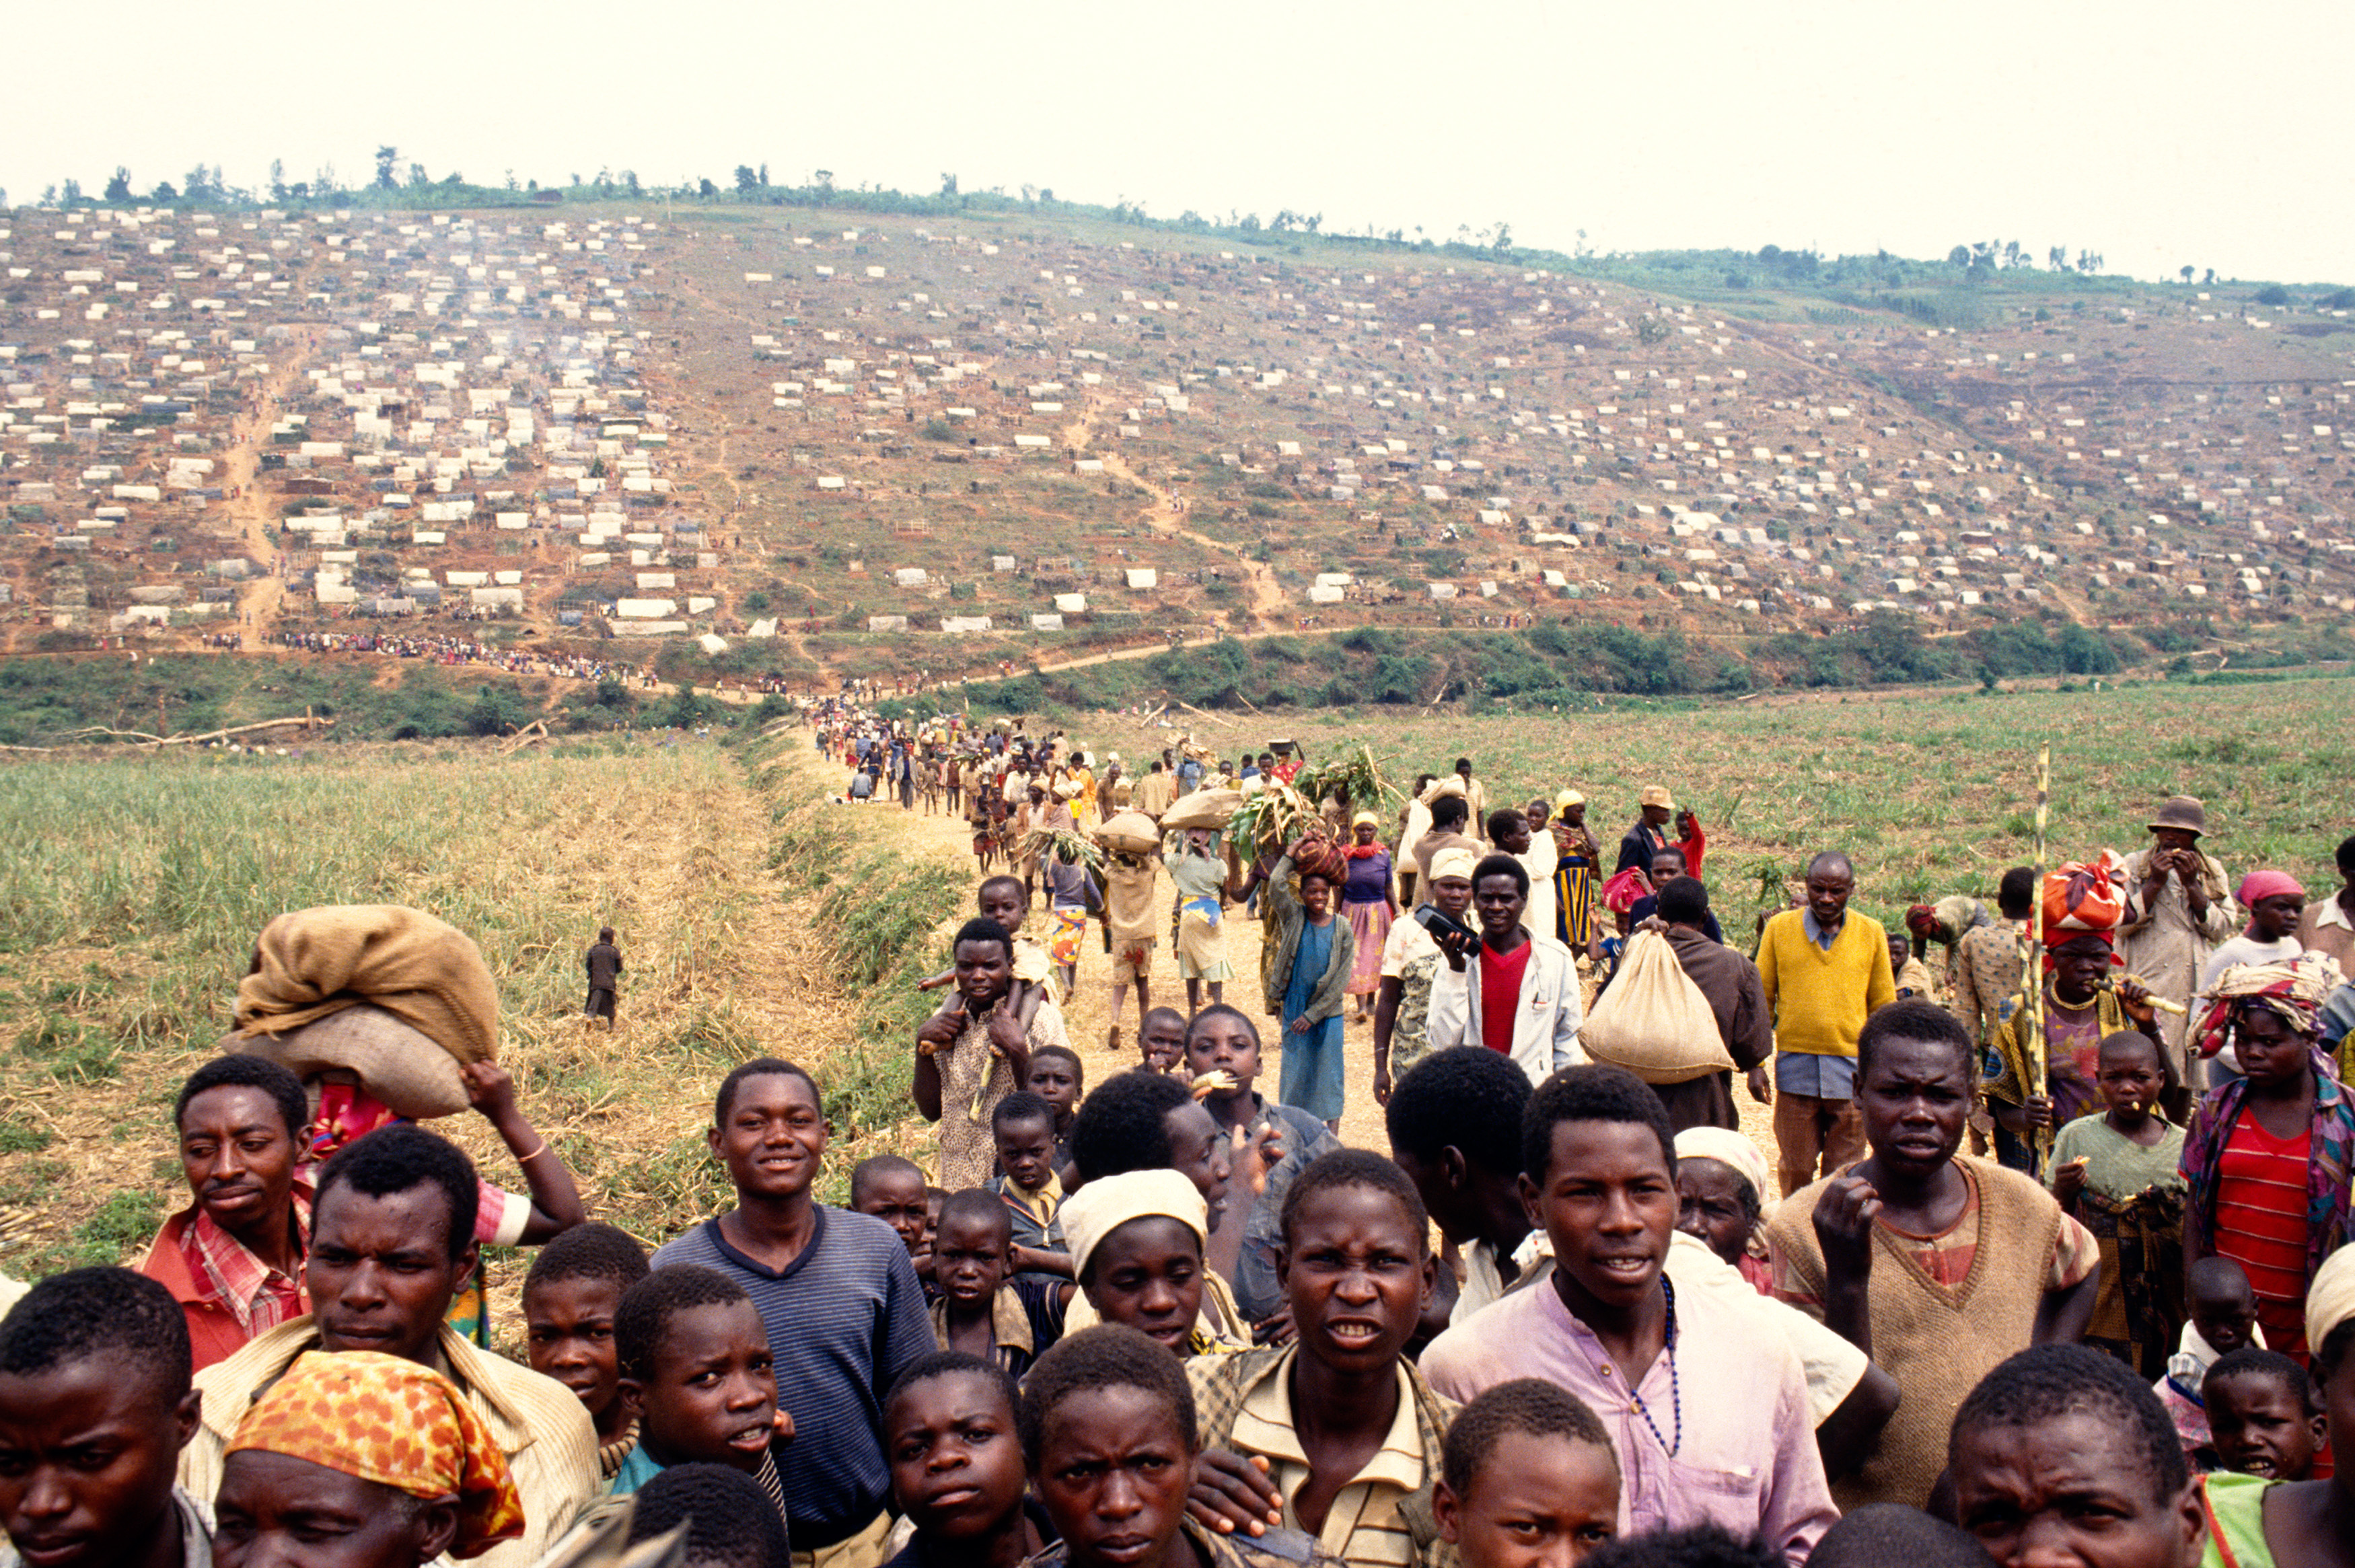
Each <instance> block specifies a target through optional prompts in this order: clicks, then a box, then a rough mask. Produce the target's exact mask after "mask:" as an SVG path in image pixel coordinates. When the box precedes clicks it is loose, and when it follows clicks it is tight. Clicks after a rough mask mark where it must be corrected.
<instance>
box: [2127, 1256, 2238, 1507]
mask: <svg viewBox="0 0 2355 1568" xmlns="http://www.w3.org/2000/svg"><path fill="white" fill-rule="evenodd" d="M2183 1296H2184V1307H2185V1309H2186V1312H2187V1313H2188V1315H2189V1316H2190V1322H2188V1323H2186V1324H2184V1325H2183V1332H2182V1335H2181V1337H2180V1338H2179V1340H2177V1342H2176V1351H2175V1354H2174V1355H2172V1356H2170V1357H2169V1358H2168V1362H2167V1375H2166V1376H2165V1377H2163V1378H2160V1379H2159V1380H2158V1383H2157V1384H2156V1385H2154V1387H2153V1389H2152V1392H2153V1393H2157V1394H2158V1402H2159V1404H2162V1405H2164V1406H2165V1407H2166V1409H2167V1414H2168V1417H2169V1419H2170V1420H2171V1421H2173V1422H2174V1423H2175V1430H2176V1434H2177V1436H2179V1437H2181V1438H2182V1439H2183V1453H2184V1457H2185V1458H2186V1459H2187V1460H2188V1461H2189V1462H2190V1465H2191V1467H2193V1468H2194V1469H2200V1470H2212V1469H2215V1468H2217V1467H2218V1466H2217V1460H2216V1451H2215V1449H2214V1448H2213V1447H2212V1446H2211V1444H2210V1438H2209V1432H2208V1407H2207V1401H2206V1396H2205V1394H2203V1393H2201V1386H2202V1384H2204V1383H2206V1382H2207V1379H2208V1369H2209V1368H2210V1367H2211V1366H2213V1365H2215V1364H2216V1362H2217V1361H2219V1360H2221V1359H2222V1358H2223V1357H2225V1356H2228V1355H2231V1354H2232V1352H2233V1351H2237V1350H2240V1349H2241V1348H2242V1347H2243V1346H2245V1345H2254V1346H2255V1347H2256V1348H2257V1349H2259V1350H2263V1349H2264V1348H2265V1335H2264V1330H2262V1329H2260V1328H2258V1327H2257V1297H2256V1292H2255V1291H2254V1290H2252V1289H2251V1288H2250V1287H2249V1277H2248V1276H2247V1275H2246V1274H2243V1272H2241V1266H2240V1265H2239V1264H2237V1263H2234V1262H2233V1261H2232V1259H2231V1258H2229V1257H2215V1256H2209V1257H2203V1258H2201V1259H2200V1261H2199V1262H2197V1263H2195V1264H2193V1265H2192V1266H2190V1268H2188V1269H2186V1270H2185V1271H2184V1277H2183Z"/></svg>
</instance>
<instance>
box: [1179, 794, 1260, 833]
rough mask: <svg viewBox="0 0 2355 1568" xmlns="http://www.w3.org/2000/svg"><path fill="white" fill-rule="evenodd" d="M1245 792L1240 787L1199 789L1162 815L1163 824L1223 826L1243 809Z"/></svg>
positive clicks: (1202, 826)
mask: <svg viewBox="0 0 2355 1568" xmlns="http://www.w3.org/2000/svg"><path fill="white" fill-rule="evenodd" d="M1242 805H1243V792H1242V791H1241V790H1240V789H1197V790H1195V791H1194V792H1193V793H1192V794H1190V795H1188V796H1187V797H1185V798H1184V799H1183V800H1179V801H1178V802H1177V804H1176V805H1174V806H1172V807H1170V808H1169V810H1167V811H1165V812H1163V813H1162V815H1161V826H1162V827H1163V828H1164V829H1165V830H1167V829H1172V828H1223V827H1225V826H1226V825H1227V819H1228V818H1230V817H1231V816H1233V815H1234V814H1235V813H1236V812H1237V811H1240V810H1242Z"/></svg>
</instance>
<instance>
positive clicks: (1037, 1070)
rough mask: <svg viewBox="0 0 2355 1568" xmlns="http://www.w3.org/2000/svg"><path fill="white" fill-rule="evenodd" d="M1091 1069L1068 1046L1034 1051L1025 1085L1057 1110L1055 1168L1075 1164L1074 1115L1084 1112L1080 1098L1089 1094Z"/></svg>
mask: <svg viewBox="0 0 2355 1568" xmlns="http://www.w3.org/2000/svg"><path fill="white" fill-rule="evenodd" d="M1087 1081H1088V1080H1087V1070H1086V1069H1085V1068H1083V1067H1082V1066H1081V1065H1080V1054H1079V1053H1078V1052H1076V1051H1074V1050H1072V1049H1071V1047H1070V1046H1068V1045H1041V1046H1039V1048H1038V1049H1037V1050H1035V1051H1033V1052H1031V1053H1030V1071H1029V1073H1028V1075H1026V1076H1025V1077H1024V1079H1023V1081H1022V1086H1023V1087H1024V1088H1026V1089H1028V1090H1029V1091H1030V1092H1031V1093H1032V1094H1034V1095H1037V1096H1038V1097H1039V1098H1040V1099H1042V1100H1045V1101H1046V1102H1047V1105H1048V1107H1049V1108H1050V1109H1051V1110H1052V1111H1053V1112H1054V1113H1055V1170H1056V1171H1057V1173H1058V1174H1060V1173H1061V1172H1062V1171H1066V1170H1069V1169H1070V1168H1071V1118H1074V1117H1076V1116H1078V1115H1079V1114H1080V1098H1081V1097H1082V1095H1084V1094H1086V1093H1087Z"/></svg>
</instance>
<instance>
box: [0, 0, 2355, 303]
mask: <svg viewBox="0 0 2355 1568" xmlns="http://www.w3.org/2000/svg"><path fill="white" fill-rule="evenodd" d="M8 17H9V21H8V26H7V29H6V31H7V35H8V52H9V54H10V56H11V57H12V60H13V62H14V69H12V70H11V72H10V84H9V99H10V102H9V107H8V113H7V119H6V131H5V135H0V187H5V190H6V192H7V195H8V199H9V200H11V201H14V202H17V203H29V202H31V201H33V200H35V199H37V197H38V196H39V195H40V193H41V190H42V187H43V186H45V185H49V184H51V183H52V182H56V181H59V180H61V179H62V178H64V177H65V176H68V175H71V176H73V177H75V178H77V179H79V180H80V181H81V182H82V185H83V186H84V188H85V189H87V190H89V191H91V192H93V193H95V192H96V191H97V190H98V189H99V187H100V186H101V185H102V184H103V183H104V181H105V179H106V176H107V175H108V174H109V173H110V172H111V171H112V169H113V167H114V166H115V165H116V164H126V165H128V167H129V168H130V170H131V173H132V177H133V184H134V185H135V186H136V187H137V188H138V189H139V190H141V191H145V190H148V189H151V188H152V187H153V186H154V185H155V182H156V181H157V180H158V179H170V180H172V181H173V182H174V183H175V184H177V183H178V182H179V181H180V178H181V176H182V175H183V174H184V173H185V172H186V170H187V168H188V167H189V166H190V165H191V164H195V163H197V162H198V161H202V162H205V163H208V164H222V165H224V166H225V168H226V170H227V173H228V175H229V179H230V180H231V181H232V182H233V183H240V184H248V185H260V184H261V183H262V181H263V180H264V178H265V177H266V174H267V170H268V167H269V164H270V161H271V159H272V158H273V157H275V158H282V159H283V160H284V161H285V164H286V166H287V169H288V175H287V177H288V178H289V179H290V180H292V179H296V178H302V177H306V176H307V175H310V174H311V173H312V172H313V171H314V170H315V169H316V168H317V167H318V165H319V164H322V163H326V162H332V163H333V164H334V165H335V167H336V170H337V171H338V173H339V174H340V175H342V176H343V177H344V178H345V179H346V181H347V182H350V183H359V182H361V181H363V180H365V179H366V178H367V177H368V173H369V170H370V167H371V163H370V160H371V154H373V152H374V150H375V148H376V147H377V146H378V144H379V143H394V144H396V145H398V146H399V147H400V150H401V154H402V162H403V164H404V165H405V164H407V162H408V161H409V160H410V159H411V158H413V159H415V160H417V161H418V162H421V163H422V164H424V165H425V166H426V168H427V170H428V171H429V172H430V173H431V174H432V175H434V176H435V177H439V176H441V175H444V174H447V173H449V172H450V171H452V170H453V169H455V170H459V171H462V172H464V174H465V175H466V176H467V177H469V178H470V179H473V180H475V181H478V182H483V183H496V181H497V180H498V179H500V178H501V177H502V175H504V173H505V171H506V170H509V169H512V170H514V171H515V173H516V175H517V178H518V179H529V178H538V180H540V181H541V182H542V183H544V184H546V183H560V182H562V181H564V180H566V179H568V178H570V175H573V174H576V173H578V174H580V175H582V176H584V177H586V176H590V175H594V174H595V172H596V171H597V169H598V167H599V166H600V165H606V166H610V167H612V168H613V169H614V170H617V171H618V170H620V169H623V168H632V169H634V170H636V171H637V172H638V174H639V176H640V177H641V178H642V179H645V180H647V181H655V180H661V181H666V182H668V181H676V180H677V179H680V178H683V177H694V176H703V175H709V177H710V178H712V179H714V180H716V181H719V183H721V184H722V185H725V184H727V183H728V179H729V172H730V169H731V168H733V166H734V165H735V164H739V163H751V164H759V163H762V162H764V161H765V162H766V163H767V164H769V166H770V171H771V175H772V177H773V178H775V179H777V180H780V181H787V180H791V181H796V182H797V181H799V180H801V179H805V178H806V177H807V175H808V172H809V171H811V170H813V169H816V168H826V169H830V170H832V171H834V174H835V176H836V179H837V183H838V184H841V185H857V184H859V183H861V182H872V183H874V184H877V185H893V186H898V187H900V188H901V189H913V190H924V191H930V190H932V189H934V188H936V187H937V186H938V184H939V180H940V176H941V175H942V173H943V172H944V171H953V172H954V173H955V174H956V175H958V176H959V177H960V178H961V179H962V181H963V182H964V186H965V188H967V189H979V188H983V187H986V186H989V185H1005V186H1006V187H1007V189H1009V190H1012V189H1015V188H1016V187H1018V186H1019V185H1023V184H1025V183H1026V182H1027V183H1030V184H1035V185H1046V186H1050V187H1051V188H1053V189H1054V190H1055V192H1056V193H1057V194H1058V195H1060V196H1067V197H1071V198H1074V199H1082V200H1090V201H1103V202H1111V201H1113V200H1114V199H1115V198H1117V197H1121V196H1126V197H1128V198H1130V199H1132V200H1139V201H1142V202H1144V203H1145V204H1146V208H1147V210H1148V211H1150V212H1151V213H1153V214H1155V215H1156V216H1160V217H1174V216H1176V215H1177V214H1178V213H1180V212H1182V211H1184V210H1185V209H1187V208H1188V207H1193V208H1197V209H1199V210H1200V211H1202V212H1203V213H1205V214H1209V213H1212V212H1213V211H1215V212H1217V213H1218V214H1220V215H1221V216H1223V215H1224V214H1226V213H1227V212H1229V211H1230V210H1237V211H1241V212H1252V211H1256V212H1258V213H1259V214H1260V216H1261V217H1263V218H1264V217H1268V216H1270V215H1272V214H1273V212H1275V211H1276V210H1277V209H1278V208H1280V207H1292V208H1295V209H1296V210H1298V211H1301V212H1304V213H1306V212H1321V213H1322V214H1323V215H1324V217H1325V222H1326V227H1327V228H1345V229H1350V230H1358V229H1361V228H1363V227H1364V226H1365V225H1366V224H1368V223H1372V224H1374V225H1376V226H1377V227H1378V228H1383V229H1388V228H1392V227H1401V228H1407V229H1408V230H1409V232H1410V234H1411V233H1412V229H1413V228H1414V226H1416V225H1418V224H1420V225H1422V226H1423V228H1425V229H1426V230H1428V231H1429V232H1431V233H1432V234H1433V235H1435V236H1441V237H1444V236H1447V235H1452V234H1453V233H1454V232H1455V228H1456V227H1457V226H1458V225H1459V224H1468V225H1469V226H1471V227H1472V228H1474V229H1479V228H1485V227H1486V226H1487V225H1488V224H1490V223H1493V222H1495V221H1497V220H1498V219H1502V220H1505V221H1507V222H1508V223H1510V224H1511V226H1512V229H1513V233H1514V235H1515V237H1516V238H1518V239H1519V240H1520V241H1522V242H1524V243H1527V244H1532V245H1544V246H1550V247H1554V248H1558V249H1570V248H1571V246H1572V244H1573V242H1574V241H1575V239H1576V238H1577V234H1578V231H1579V230H1580V229H1584V230H1585V231H1586V232H1587V235H1588V243H1590V244H1593V245H1594V246H1596V247H1598V248H1600V249H1649V248H1655V247H1685V246H1721V245H1722V246H1732V247H1737V248H1742V249H1754V248H1755V247H1757V246H1759V245H1762V244H1766V243H1769V242H1772V243H1774V244H1778V245H1781V246H1784V247H1785V248H1786V249H1789V248H1796V247H1801V246H1809V245H1812V246H1815V247H1817V248H1818V249H1822V250H1824V251H1825V252H1827V253H1831V252H1837V251H1856V250H1866V251H1869V250H1872V249H1878V248H1886V249H1890V250H1891V251H1895V252H1897V253H1899V254H1902V255H1912V256H1930V255H1943V254H1944V253H1945V251H1946V250H1947V249H1950V248H1951V247H1952V246H1953V245H1954V244H1955V243H1956V242H1957V241H1962V240H1969V239H1974V238H1993V239H1998V240H2004V239H2017V240H2019V242H2020V243H2021V245H2022V246H2024V247H2025V248H2027V249H2030V251H2031V252H2032V253H2033V254H2034V255H2036V256H2037V257H2038V258H2040V259H2041V258H2042V257H2043V255H2044V254H2045V252H2046V250H2047V249H2050V248H2051V247H2052V246H2054V245H2065V246H2067V247H2069V249H2070V250H2071V253H2072V254H2074V253H2075V251H2076V250H2078V249H2094V250H2097V251H2099V252H2101V253H2102V254H2103V255H2104V256H2105V257H2106V259H2107V262H2108V266H2109V269H2110V270H2114V271H2131V272H2135V273H2137V274H2140V275H2143V276H2157V275H2161V274H2169V275H2171V274H2172V273H2173V272H2174V271H2175V269H2176V268H2178V267H2179V266H2181V265H2182V264H2184V263H2187V262H2189V263H2191V264H2193V265H2196V266H2199V267H2200V268H2202V269H2205V268H2210V267H2213V268H2214V269H2216V270H2217V273H2218V275H2219V276H2220V277H2223V276H2240V277H2243V278H2270V279H2281V280H2286V281H2325V280H2328V281H2339V282H2355V199H2350V197H2355V173H2350V163H2355V158H2350V152H2349V144H2348V141H2347V138H2346V135H2345V130H2346V124H2347V119H2346V111H2345V101H2346V75H2345V73H2346V66H2347V62H2348V60H2349V59H2350V58H2355V5H2349V4H2348V3H2347V0H2241V3H2239V4H2235V5H2223V4H2217V3H2214V0H2210V3H2207V4H2200V5H2191V4H2186V3H2182V0H2150V3H2147V4H2140V5H2123V4H2115V3H2106V0H1979V3H1974V0H1955V3H1951V4H1945V5H1922V4H1918V3H1917V4H1912V5H1907V4H1902V3H1899V4H1881V5H1863V4H1859V3H1856V0H1811V3H1807V4H1794V3H1791V0H1742V3H1733V0H1669V3H1667V4H1657V3H1645V0H1630V3H1625V4H1621V5H1609V6H1604V5H1591V4H1566V3H1557V4H1539V3H1531V0H1454V3H1453V4H1437V5H1434V4H1429V3H1423V4H1405V3H1401V0H1363V3H1353V4H1346V5H1344V4H1335V3H1331V0H1290V3H1288V4H1287V3H1284V0H1277V3H1274V4H1268V3H1266V0H1188V4H1185V5H1135V4H1133V3H1123V0H1093V3H1087V4H1082V3H1078V0H1043V3H1033V4H1022V3H1017V4H1012V5H1002V4H1001V5H979V4H954V3H945V0H899V3H896V4H868V3H863V0H837V3H835V4H831V5H815V4H811V3H809V0H784V3H783V4H777V5H741V4H740V5H729V4H725V3H722V0H659V3H654V4H641V5H619V4H614V3H613V0H574V3H571V4H567V5H546V4H515V3H512V0H510V3H509V4H506V5H497V4H482V3H477V0H469V3H467V4H455V3H453V0H408V3H407V4H403V5H387V6H357V5H348V6H338V5H318V4H315V3H305V4H302V5H295V4H291V3H288V0H243V3H239V4H229V5H187V4H186V3H185V0H171V3H168V4H167V3H165V0H119V3H117V4H115V5H109V6H107V7H104V8H102V9H101V10H92V9H91V8H90V7H87V6H70V5H63V4H59V3H58V0H48V3H46V4H39V5H33V4H19V5H14V6H12V7H10V8H9V11H8Z"/></svg>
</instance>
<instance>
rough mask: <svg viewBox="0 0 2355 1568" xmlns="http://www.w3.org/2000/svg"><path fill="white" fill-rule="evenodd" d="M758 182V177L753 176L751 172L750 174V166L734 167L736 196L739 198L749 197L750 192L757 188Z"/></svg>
mask: <svg viewBox="0 0 2355 1568" xmlns="http://www.w3.org/2000/svg"><path fill="white" fill-rule="evenodd" d="M759 180H760V176H758V175H755V174H753V172H752V165H751V164H737V165H736V194H737V195H739V196H745V195H749V194H750V193H751V191H753V190H754V189H756V188H758V185H759Z"/></svg>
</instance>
